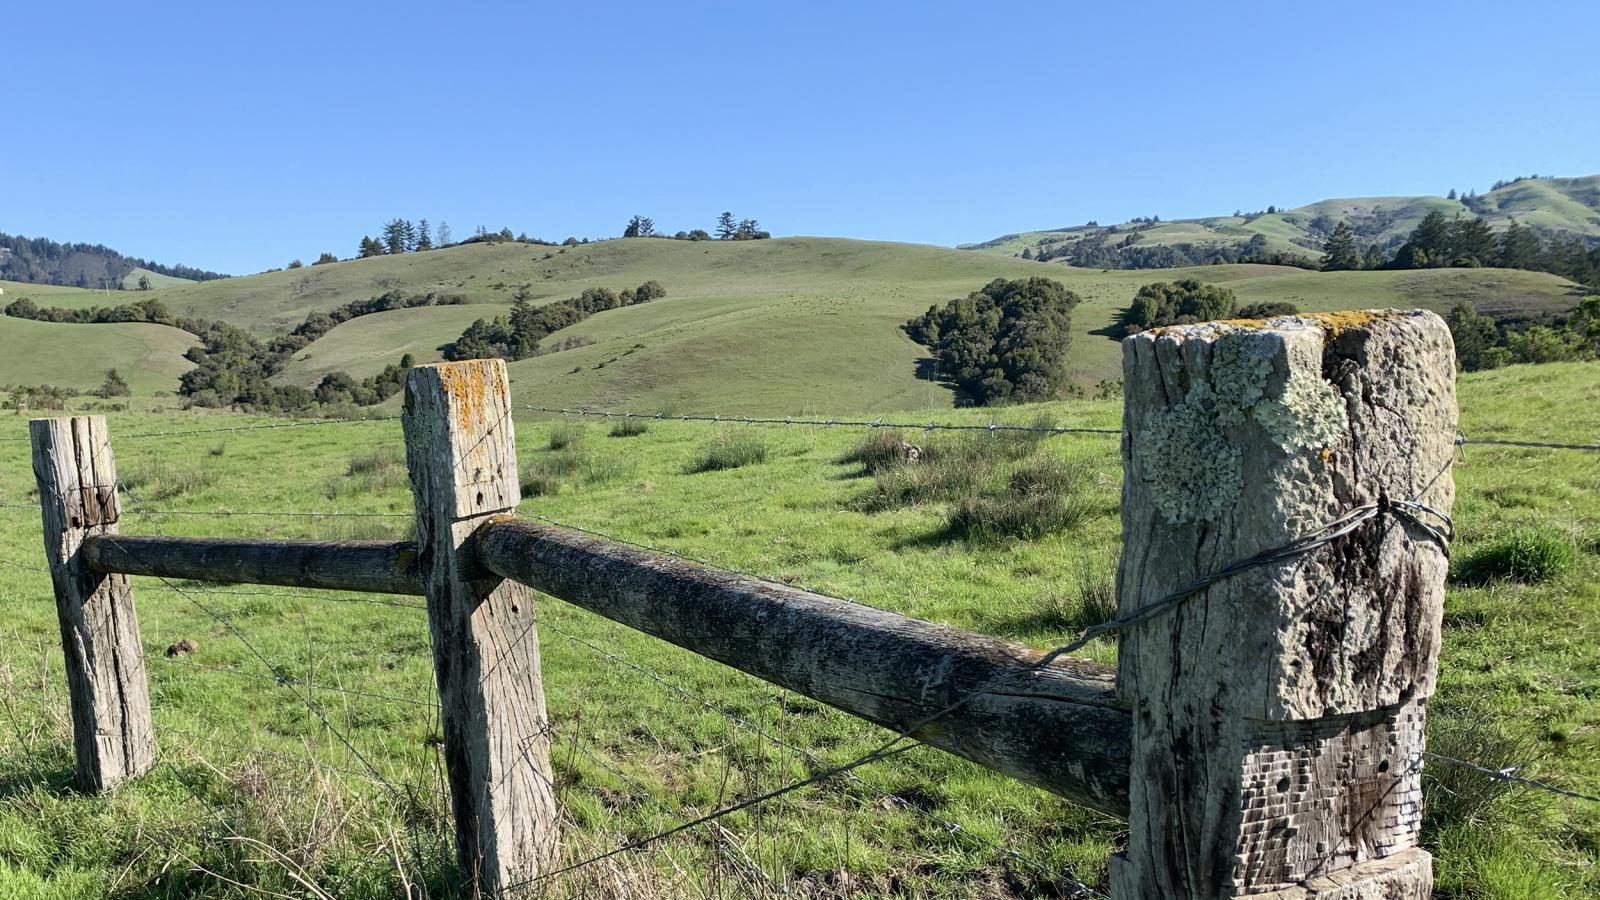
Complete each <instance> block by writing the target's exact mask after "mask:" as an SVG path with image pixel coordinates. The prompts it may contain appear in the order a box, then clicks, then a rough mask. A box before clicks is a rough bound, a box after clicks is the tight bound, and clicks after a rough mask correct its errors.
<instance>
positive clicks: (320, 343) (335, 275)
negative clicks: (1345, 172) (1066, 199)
mask: <svg viewBox="0 0 1600 900" xmlns="http://www.w3.org/2000/svg"><path fill="white" fill-rule="evenodd" d="M1040 274H1046V275H1049V276H1051V277H1054V278H1058V279H1060V280H1061V281H1063V282H1065V283H1066V284H1067V286H1068V287H1070V288H1071V289H1072V290H1074V291H1077V292H1078V293H1079V294H1080V295H1081V296H1082V297H1083V298H1084V302H1083V305H1082V306H1080V307H1079V309H1078V311H1077V312H1076V313H1075V314H1074V317H1073V330H1074V345H1073V349H1072V351H1071V354H1070V359H1071V366H1072V368H1073V369H1074V376H1075V379H1076V380H1077V382H1078V383H1080V384H1082V385H1084V386H1086V387H1092V386H1093V385H1094V384H1095V383H1096V382H1097V381H1099V380H1100V379H1102V378H1116V377H1118V374H1119V370H1118V365H1119V364H1118V349H1117V345H1116V343H1115V341H1114V339H1113V338H1112V337H1110V336H1109V335H1108V334H1107V333H1106V331H1107V326H1109V325H1110V324H1111V323H1112V321H1113V317H1114V315H1115V314H1116V312H1117V311H1118V310H1119V309H1121V308H1122V307H1124V306H1126V305H1127V303H1128V302H1129V300H1130V299H1131V298H1132V296H1133V294H1134V292H1135V291H1136V290H1137V289H1138V287H1139V286H1140V285H1142V284H1145V283H1147V282H1150V281H1155V280H1171V279H1176V278H1182V277H1185V276H1189V275H1192V276H1194V277H1197V278H1200V279H1203V280H1206V281H1212V282H1218V283H1226V284H1228V285H1229V286H1230V287H1231V288H1232V289H1233V290H1234V291H1235V292H1236V293H1237V294H1238V296H1239V299H1240V301H1241V302H1242V303H1250V302H1255V301H1262V300H1290V301H1292V302H1295V303H1297V304H1299V305H1300V306H1301V307H1302V308H1304V309H1306V310H1308V311H1310V310H1328V309H1339V308H1349V307H1374V306H1402V307H1409V306H1423V307H1428V308H1430V309H1435V310H1443V309H1447V308H1448V307H1449V306H1451V305H1453V304H1454V303H1456V302H1458V301H1461V300H1467V301H1470V302H1472V303H1474V304H1476V305H1478V306H1479V307H1480V308H1483V309H1486V310H1491V311H1509V310H1517V309H1564V308H1567V307H1570V306H1571V305H1573V304H1574V303H1575V302H1576V300H1577V299H1578V296H1579V292H1580V289H1579V288H1577V286H1575V285H1573V284H1571V283H1570V282H1567V281H1564V280H1562V279H1560V278H1556V277H1554V276H1550V275H1545V274H1542V273H1537V272H1523V271H1514V270H1505V269H1429V270H1419V271H1403V272H1330V273H1323V272H1308V271H1304V270H1301V269H1296V268H1292V267H1282V266H1266V265H1225V266H1202V267H1196V268H1192V269H1174V270H1163V271H1160V272H1151V271H1100V270H1089V269H1073V268H1069V267H1065V266H1055V267H1051V268H1049V269H1042V268H1041V267H1040V266H1039V265H1038V264H1036V263H1031V262H1024V261H1022V260H1017V259H1012V258H1009V257H1005V256H999V255H995V254H987V253H968V252H963V251H959V250H952V249H949V248H942V247H930V246H921V245H912V244H891V243H878V242H867V241H851V240H841V239H831V238H786V239H780V240H770V241H739V242H718V241H710V242H684V241H670V240H646V239H632V240H611V241H602V242H598V243H592V244H587V245H582V246H578V247H571V248H565V251H564V252H563V250H562V248H551V247H543V246H536V245H528V244H517V243H504V244H470V245H466V246H458V247H452V248H449V249H445V250H435V251H430V252H426V253H411V254H405V255H401V256H386V257H377V258H372V259H359V260H351V261H347V262H340V263H331V264H327V265H321V266H308V267H305V268H300V269H292V270H286V271H281V272H270V273H266V274H262V275H253V276H249V277H241V278H228V279H222V280H216V281H207V282H198V283H185V284H175V285H163V286H159V287H156V288H155V289H153V290H151V291H148V292H144V291H140V292H124V293H118V292H115V291H113V292H110V293H109V294H106V293H104V292H97V291H83V290H75V289H69V288H58V287H45V286H38V285H10V284H8V285H4V288H5V290H6V294H5V297H4V298H3V299H5V300H7V301H9V300H10V299H12V298H13V297H15V296H31V297H32V298H33V299H34V300H35V302H37V303H39V304H40V305H63V306H95V305H107V304H111V303H117V302H132V301H133V300H139V299H157V300H160V301H161V302H162V303H164V304H166V305H167V306H168V307H170V308H171V309H172V310H174V311H175V312H180V313H186V314H191V315H197V316H202V317H205V318H213V319H222V320H224V321H228V322H233V323H235V324H239V325H243V326H246V327H249V328H251V329H252V330H254V331H256V332H257V333H258V334H260V335H262V336H269V335H275V334H281V333H283V332H285V331H287V330H288V329H289V328H291V327H293V326H294V325H295V324H297V323H299V322H300V321H301V320H302V319H303V318H304V317H305V315H306V314H307V313H309V312H313V311H325V310H329V309H332V308H333V307H335V306H338V305H339V304H342V303H345V302H347V301H350V300H356V299H364V298H367V297H370V296H373V295H375V294H378V293H382V292H384V291H389V290H395V289H400V290H405V291H408V292H427V291H434V292H443V293H449V294H459V295H461V297H462V298H463V299H464V300H465V301H466V304H465V305H459V306H429V307H419V308H413V309H406V310H396V311H392V312H385V313H378V314H374V315H368V316H362V317H359V318H356V319H353V320H350V321H348V322H346V323H344V324H342V325H340V326H338V327H337V328H334V329H333V330H332V331H330V332H329V333H328V334H326V335H325V336H323V337H322V338H321V339H319V340H317V341H315V342H314V343H312V344H311V345H310V346H308V347H306V348H305V349H304V350H302V351H301V352H299V353H297V354H296V355H295V358H294V360H293V361H292V362H291V364H290V365H289V367H288V368H287V369H286V371H285V372H283V373H282V375H280V376H279V377H280V378H281V379H282V380H283V381H284V382H286V383H292V384H300V385H303V386H308V387H309V386H312V385H315V384H316V382H317V381H318V380H319V379H320V378H321V377H322V376H323V375H324V374H326V373H327V372H329V371H333V370H335V369H342V370H344V371H347V372H349V373H350V374H351V375H354V376H356V377H358V378H359V377H365V376H368V375H371V374H374V373H376V372H377V371H379V370H381V369H382V368H383V367H384V366H385V365H388V364H390V363H393V362H396V361H397V360H398V359H399V357H400V356H401V355H402V354H404V353H412V354H414V355H415V356H416V358H417V359H418V360H419V361H423V362H426V361H431V360H436V359H438V358H439V354H438V352H437V349H436V348H437V347H438V346H439V345H440V344H443V343H444V342H446V341H449V340H452V339H453V338H455V337H456V336H457V335H458V334H460V332H461V330H462V329H463V328H464V327H465V326H466V325H467V324H469V323H470V322H471V321H472V320H473V319H475V318H478V317H480V316H481V317H493V316H496V315H501V314H503V313H504V312H505V311H506V308H507V306H506V304H508V303H509V301H510V298H511V294H512V292H513V291H514V290H515V289H516V288H517V286H518V285H521V284H527V285H529V286H530V289H531V290H532V291H533V293H534V295H535V297H536V298H537V299H538V300H540V301H550V300H556V299H562V298H565V297H570V296H573V295H575V294H577V293H579V292H580V291H582V290H583V289H584V288H587V287H609V288H612V289H617V290H620V289H622V288H625V287H631V286H634V285H637V284H639V283H640V282H642V281H644V280H646V279H651V278H654V279H657V280H659V281H660V282H661V283H662V284H664V285H665V286H666V288H667V291H668V296H667V297H666V298H665V299H662V300H657V301H654V302H652V303H648V304H643V305H639V306H632V307H627V308H624V309H618V310H611V311H608V312H604V313H600V314H598V315H596V316H594V317H592V318H590V319H588V320H586V321H584V322H581V323H579V324H577V325H574V326H572V327H570V328H568V329H566V330H563V331H560V332H556V333H555V334H554V335H552V336H551V337H550V338H549V339H547V341H546V342H545V343H546V346H549V345H551V344H554V343H556V342H558V341H560V340H562V339H565V338H570V337H581V338H585V339H588V340H591V341H593V342H594V343H592V344H590V345H588V346H583V347H579V348H576V349H572V350H566V351H562V352H558V353H551V354H549V355H546V356H540V357H534V358H532V359H527V360H523V361H521V362H517V363H514V364H513V365H512V366H511V371H512V377H513V379H514V380H515V381H516V382H517V388H518V392H519V395H520V396H523V397H530V398H538V400H537V401H532V400H530V401H529V402H540V403H545V404H547V405H571V404H577V403H594V404H611V405H630V406H642V407H674V408H678V409H681V410H688V409H691V408H692V409H710V410H713V411H726V412H731V413H754V412H779V413H785V414H787V413H790V412H801V411H807V410H811V411H822V412H830V413H831V412H838V413H845V412H886V411H892V410H897V409H908V408H926V407H933V406H941V405H949V404H951V403H952V402H953V398H952V396H951V394H950V392H949V391H948V390H947V389H945V388H944V387H942V386H940V385H938V384H936V383H934V382H932V381H928V380H926V379H923V378H919V377H917V375H918V371H919V365H921V363H920V362H919V361H921V360H923V359H924V357H925V356H926V354H925V351H924V349H923V348H922V347H920V346H918V345H916V344H914V343H912V342H911V341H910V340H909V339H908V338H906V337H905V336H904V335H903V334H902V333H901V332H900V330H899V326H900V324H901V323H902V322H904V321H905V320H906V319H907V318H909V317H911V316H912V315H915V314H917V313H920V312H922V311H923V310H925V309H926V308H927V307H928V306H929V305H930V304H933V303H936V302H942V301H944V300H947V299H949V298H952V297H957V296H963V295H965V294H967V293H969V292H971V291H973V290H975V289H976V288H978V287H980V286H982V285H983V284H984V283H985V282H987V281H989V280H990V279H993V278H997V277H1007V278H1018V277H1024V276H1029V275H1040ZM18 322H19V320H15V319H10V318H0V354H5V355H8V356H10V357H13V358H18V357H19V356H20V357H21V358H27V357H31V356H36V355H38V353H39V352H40V351H39V350H38V349H37V346H38V344H37V335H38V334H41V333H48V334H51V335H56V334H58V333H64V334H61V336H60V337H53V338H52V339H53V340H58V341H60V342H61V343H60V346H74V345H78V346H81V342H83V341H85V340H89V341H91V342H94V343H98V342H99V341H100V339H101V336H102V335H106V336H110V335H115V334H119V332H118V331H117V329H119V328H126V327H129V326H85V325H53V324H45V323H27V324H28V325H30V326H31V328H30V329H28V330H26V331H24V330H22V329H18V328H15V327H14V325H16V324H17V323H18ZM90 329H93V330H90ZM169 331H170V330H169ZM180 335H181V333H179V334H174V335H169V339H168V340H166V342H165V343H162V344H161V345H160V346H161V347H163V348H165V349H163V350H161V351H159V352H160V353H166V354H168V355H167V356H165V357H162V358H159V359H157V358H154V357H151V358H143V357H141V359H142V360H143V361H141V362H137V363H136V364H137V365H138V366H139V367H140V369H141V370H142V373H141V377H143V378H145V380H144V381H143V382H136V384H138V383H142V384H147V385H152V384H159V385H161V386H167V387H169V386H170V384H171V379H172V378H173V376H174V374H175V373H177V372H181V371H182V370H183V368H184V367H185V366H187V363H186V362H185V361H183V360H181V359H180V358H178V357H179V355H180V354H181V353H182V351H183V349H184V348H185V346H187V344H186V342H185V340H184V339H182V338H181V337H180ZM153 352H155V351H153ZM91 355H93V354H91ZM158 355H159V353H158ZM108 358H109V357H108ZM115 364H117V365H123V364H125V363H124V362H122V361H119V362H118V363H115ZM12 366H13V367H19V368H17V371H18V372H27V371H32V370H33V368H34V367H30V366H29V365H28V364H27V363H25V362H16V363H12ZM103 368H104V366H103V365H101V366H98V367H97V368H94V370H93V371H88V370H85V371H84V372H83V373H82V375H83V379H84V380H82V381H79V382H76V386H78V387H82V388H85V389H87V388H92V387H94V386H95V385H96V384H98V383H99V370H100V369H103ZM131 375H132V373H130V376H131ZM11 377H12V378H13V379H15V378H16V377H17V376H15V375H13V376H11ZM58 377H59V376H58ZM0 380H3V379H0Z"/></svg>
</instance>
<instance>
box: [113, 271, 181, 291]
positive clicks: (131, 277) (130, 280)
mask: <svg viewBox="0 0 1600 900" xmlns="http://www.w3.org/2000/svg"><path fill="white" fill-rule="evenodd" d="M141 278H148V279H149V280H150V286H151V287H152V288H154V287H174V286H176V285H180V284H194V281H192V280H191V279H188V278H178V277H177V276H175V275H163V274H161V273H160V272H152V271H150V270H149V269H134V270H133V271H132V272H129V273H128V274H126V275H124V276H122V289H123V290H125V291H134V290H138V289H139V279H141Z"/></svg>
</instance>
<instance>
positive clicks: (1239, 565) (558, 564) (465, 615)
mask: <svg viewBox="0 0 1600 900" xmlns="http://www.w3.org/2000/svg"><path fill="white" fill-rule="evenodd" d="M1123 354H1124V355H1123V359H1124V375H1125V380H1124V383H1125V385H1126V406H1125V413H1124V416H1125V429H1124V435H1123V438H1122V441H1123V444H1122V453H1123V459H1124V470H1125V476H1124V484H1123V502H1122V520H1123V534H1124V540H1123V552H1122V560H1121V566H1120V571H1119V574H1118V594H1119V600H1118V603H1119V615H1118V618H1117V620H1116V621H1114V622H1112V623H1108V624H1107V625H1106V626H1105V627H1103V628H1101V629H1099V631H1102V632H1115V633H1116V634H1117V635H1118V639H1119V641H1120V647H1119V665H1118V666H1117V667H1115V668H1113V667H1109V666H1105V665H1100V664H1097V663H1093V662H1088V661H1083V660H1077V659H1074V658H1072V657H1070V656H1066V655H1063V654H1061V653H1051V654H1041V653H1040V652H1038V651H1036V650H1032V649H1028V648H1025V647H1021V646H1018V645H1015V644H1011V643H1008V642H1006V641H1003V640H999V639H996V638H992V637H987V636H984V635H979V634H971V633H967V632H963V631H960V630H957V629H952V628H947V627H943V626H940V625H935V624H932V623H929V622H925V621H920V620H917V619H912V618H908V617H905V616H901V615H897V614H895V613H891V612H886V611H883V610H880V609H874V608H869V607H865V606H860V605H855V604H851V603H847V602H843V601H840V600H837V599H834V598H830V597H825V596H821V595H817V594H812V593H808V592H806V591H803V590H797V589H795V588H792V587H789V586H787V585H783V584H777V583H772V582H766V581H760V580H757V579H754V578H749V577H745V576H741V575H735V574H731V573H727V572H723V571H718V570H714V569H710V568H707V567H703V566H700V565H697V564H694V563H691V562H687V561H684V560H682V559H678V558H674V557H670V556H666V555H662V554H658V553H655V552H652V551H649V550H645V549H640V548H638V547H634V546H628V545H624V544H620V543H616V542H613V541H610V540H606V539H603V538H599V537H596V536H593V535H589V534H582V533H577V532H573V531H568V530H564V529H561V528H556V527H550V526H547V525H542V524H535V523H533V522H529V521H526V520H519V519H517V518H516V516H515V509H516V506H517V504H518V501H519V499H520V498H519V494H518V479H517V461H516V453H515V448H514V443H513V425H512V418H511V410H512V407H511V403H510V396H509V390H508V386H507V380H506V373H505V367H504V365H503V364H502V363H501V362H500V361H498V360H480V361H470V362H461V363H450V364H442V365H436V366H422V367H418V368H416V369H413V370H412V372H411V374H410V377H409V380H408V382H407V385H406V394H405V410H404V415H403V427H404V432H405V438H406V446H407V461H408V465H409V468H410V474H411V484H412V488H413V493H414V496H415V501H416V522H417V540H416V541H415V542H403V543H382V542H363V541H340V542H319V541H265V540H226V539H205V538H172V537H162V536H134V535H125V534H121V533H119V531H118V528H117V525H118V518H119V505H118V497H117V490H116V485H117V478H116V471H115V465H114V462H113V458H112V453H111V448H110V443H109V437H108V434H107V430H106V425H105V422H104V420H103V419H101V418H99V417H74V418H62V419H41V420H35V421H34V422H32V423H31V435H32V440H33V454H34V466H35V472H36V474H37V479H38V484H39V492H40V497H41V504H42V507H43V519H44V526H45V547H46V553H47V556H48V559H49V564H50V569H51V573H52V580H53V583H54V587H55V592H56V601H57V607H58V610H59V613H60V620H61V632H62V646H63V649H64V651H65V654H66V660H67V677H68V680H69V684H70V698H71V705H72V719H73V727H74V745H75V750H76V754H77V774H78V778H79V780H80V782H81V784H82V786H83V787H84V788H85V789H88V790H108V789H111V788H112V787H114V786H115V785H116V784H117V783H118V782H120V781H123V780H125V779H129V778H133V777H136V776H138V775H140V774H141V773H142V772H144V771H145V770H146V769H147V768H148V767H149V766H150V765H151V764H152V761H153V760H154V758H155V746H156V735H155V734H154V731H153V729H152V726H151V721H150V704H149V693H148V689H147V686H146V679H145V671H144V660H143V652H142V649H141V644H140V636H139V630H138V623H137V619H136V617H135V615H134V608H133V595H132V590H131V588H130V583H129V580H128V576H130V575H145V576H159V577H165V578H187V579H202V580H206V581H222V582H248V583H259V584H274V585H291V586H300V587H314V588H329V589H339V590H351V591H375V592H385V593H400V594H416V595H422V596H425V597H426V598H427V607H428V619H429V624H430V628H431V631H432V645H433V659H434V673H435V680H436V684H437V688H438V692H439V698H440V701H441V712H442V723H443V734H444V757H445V763H446V770H447V773H448V780H449V788H450V793H451V808H452V813H453V816H454V826H455V834H456V840H457V855H458V862H459V865H460V867H461V870H462V876H463V879H464V882H465V883H466V884H467V885H468V888H469V891H470V892H472V893H475V894H476V893H483V894H491V895H509V894H514V893H516V892H517V888H518V887H519V886H521V885H525V884H527V883H528V882H529V881H530V880H532V879H537V878H538V877H539V876H540V875H541V874H542V873H548V872H550V871H551V870H552V867H554V866H555V865H556V863H555V860H556V859H557V858H558V849H559V841H560V836H559V835H558V833H557V824H556V823H557V810H556V799H555V794H554V790H553V781H552V778H553V773H552V771H551V768H550V761H549V750H550V748H549V729H548V727H547V717H546V711H545V700H544V692H543V688H542V684H541V674H540V669H539V651H538V639H537V632H536V626H535V619H534V597H533V592H534V591H539V592H542V593H545V594H549V595H551V596H554V597H557V598H560V599H561V600H564V601H566V602H569V603H572V604H576V605H578V606H581V607H583V608H585V609H588V610H591V611H593V612H595V613H598V614H600V615H602V616H605V617H607V618H610V619H613V620H615V621H617V622H620V623H622V624H624V625H627V626H629V627H631V628H634V629H637V630H639V631H642V632H644V633H646V634H650V635H653V636H655V637H658V638H661V639H663V640H666V641H670V642H671V643H674V644H677V645H678V646H680V647H684V648H687V649H689V650H691V651H694V652H695V653H698V654H701V655H704V656H707V657H709V658H711V659H715V660H718V661H720V662H723V663H726V664H727V665H729V666H732V667H734V668H737V669H740V670H742V671H744V672H748V673H750V674H752V675H755V676H757V677H760V678H763V679H765V680H767V681H770V682H772V683H773V684H777V685H780V686H782V687H784V688H787V689H790V690H794V691H797V692H799V693H801V694H805V695H806V696H809V697H813V698H815V699H817V700H820V701H822V702H824V703H827V704H829V705H832V706H834V707H837V708H839V709H841V710H844V711H846V712H849V713H852V714H854V715H857V716H860V717H861V718H863V719H866V720H868V721H870V722H873V723H876V724H878V725H881V726H883V727H884V728H887V729H890V730H891V731H893V732H895V733H896V734H897V735H901V736H903V737H906V738H910V739H915V740H917V741H921V742H924V743H927V744H930V745H932V746H934V747H938V748H940V749H942V750H945V751H948V752H950V753H953V754H956V755H958V756H961V757H964V758H966V759H969V760H972V761H973V762H975V763H978V764H979V765H983V766H986V767H989V768H991V769H994V770H995V771H998V772H1001V773H1004V774H1006V775H1009V776H1011V777H1013V778H1016V779H1018V780H1020V781H1023V782H1026V783H1028V784H1031V785H1035V786H1037V787H1040V788H1043V789H1045V790H1048V791H1052V792H1054V793H1056V794H1059V795H1061V796H1063V797H1066V798H1068V799H1069V800H1072V801H1074V802H1077V803H1081V804H1085V805H1087V806H1091V807H1094V808H1095V809H1098V810H1101V811H1104V812H1107V813H1110V814H1112V815H1114V816H1117V817H1119V818H1122V819H1125V820H1126V821H1127V823H1128V842H1127V848H1126V850H1125V851H1124V852H1122V853H1119V854H1117V855H1116V856H1114V857H1113V860H1112V866H1111V889H1112V893H1113V895H1114V896H1115V897H1116V898H1118V900H1132V898H1167V897H1173V898H1220V897H1235V896H1245V895H1248V896H1252V897H1263V898H1283V900H1287V898H1310V897H1317V898H1348V900H1357V898H1363V900H1364V898H1387V900H1408V898H1425V897H1428V896H1429V894H1430V892H1431V885H1432V870H1431V860H1430V857H1429V855H1428V854H1427V853H1426V852H1424V851H1423V850H1421V849H1419V848H1418V847H1417V831H1418V827H1419V825H1420V822H1421V795H1420V770H1421V760H1422V750H1423V744H1422V741H1423V737H1422V734H1423V728H1422V726H1423V716H1424V713H1425V709H1426V701H1427V698H1428V696H1429V695H1430V693H1431V692H1432V690H1433V686H1434V674H1435V667H1436V661H1437V656H1438V649H1439V634H1440V618H1441V613H1442V601H1443V593H1444V577H1445V570H1446V555H1447V548H1446V547H1445V546H1443V543H1444V541H1443V536H1442V534H1441V533H1440V528H1439V527H1438V525H1437V521H1438V520H1437V519H1435V520H1434V522H1435V524H1430V523H1429V521H1426V519H1427V516H1428V515H1429V514H1431V515H1435V516H1438V515H1439V514H1443V513H1447V512H1448V510H1449V508H1450V505H1451V502H1452V500H1453V494H1454V488H1453V485H1452V481H1451V478H1450V474H1449V466H1450V460H1451V456H1452V451H1453V447H1454V440H1455V436H1456V430H1455V425H1456V422H1455V418H1456V406H1455V394H1454V364H1453V353H1452V347H1451V343H1450V336H1449V332H1448V330H1447V329H1446V328H1445V326H1444V324H1443V323H1442V322H1441V321H1440V320H1439V319H1438V318H1437V317H1436V316H1433V315H1431V314H1428V313H1395V312H1384V313H1359V314H1358V313H1351V314H1341V315H1338V316H1329V317H1322V318H1315V317H1313V318H1306V319H1295V320H1278V321H1274V323H1273V324H1272V326H1271V327H1249V326H1218V325H1208V324H1202V325H1195V326H1187V327H1182V328H1173V329H1161V330H1159V331H1157V332H1153V333H1146V334H1141V335H1138V336H1135V337H1132V338H1129V339H1127V340H1126V341H1124V343H1123ZM1445 521H1447V520H1445ZM973 599H974V602H981V598H973ZM1080 645H1081V642H1080Z"/></svg>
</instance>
